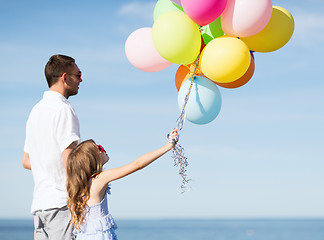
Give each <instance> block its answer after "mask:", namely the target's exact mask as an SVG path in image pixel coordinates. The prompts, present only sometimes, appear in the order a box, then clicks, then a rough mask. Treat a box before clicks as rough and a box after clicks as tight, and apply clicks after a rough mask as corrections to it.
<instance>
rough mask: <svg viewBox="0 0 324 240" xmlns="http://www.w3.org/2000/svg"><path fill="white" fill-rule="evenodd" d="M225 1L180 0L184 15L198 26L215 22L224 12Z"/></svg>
mask: <svg viewBox="0 0 324 240" xmlns="http://www.w3.org/2000/svg"><path fill="white" fill-rule="evenodd" d="M226 4H227V0H199V1H198V0H196V1H193V0H181V5H182V7H183V9H184V11H185V13H186V14H187V15H188V16H189V17H190V18H191V19H192V20H193V21H194V22H195V23H197V24H198V25H200V26H204V25H207V24H209V23H211V22H213V21H215V20H216V19H217V18H218V17H219V16H220V15H221V14H222V12H223V11H224V9H225V7H226Z"/></svg>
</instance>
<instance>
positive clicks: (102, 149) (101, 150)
mask: <svg viewBox="0 0 324 240" xmlns="http://www.w3.org/2000/svg"><path fill="white" fill-rule="evenodd" d="M98 149H99V155H100V154H101V153H103V152H104V153H107V152H106V150H105V149H104V148H103V147H102V146H101V145H98Z"/></svg>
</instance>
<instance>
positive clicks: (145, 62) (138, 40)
mask: <svg viewBox="0 0 324 240" xmlns="http://www.w3.org/2000/svg"><path fill="white" fill-rule="evenodd" d="M125 53H126V57H127V59H128V61H129V62H130V63H131V64H132V65H133V66H134V67H136V68H138V69H140V70H142V71H145V72H157V71H161V70H163V69H165V68H167V67H169V66H171V65H172V63H171V62H168V61H167V60H165V59H164V58H163V57H161V56H160V55H159V53H158V52H157V51H156V49H155V47H154V44H153V40H152V28H140V29H137V30H136V31H134V32H132V33H131V34H130V35H129V37H128V38H127V40H126V43H125Z"/></svg>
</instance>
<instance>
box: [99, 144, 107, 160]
mask: <svg viewBox="0 0 324 240" xmlns="http://www.w3.org/2000/svg"><path fill="white" fill-rule="evenodd" d="M98 148H99V156H100V160H101V161H102V165H104V164H105V163H107V162H108V161H109V156H108V154H107V152H106V150H105V149H104V148H103V147H102V146H101V145H98Z"/></svg>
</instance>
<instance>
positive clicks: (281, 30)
mask: <svg viewBox="0 0 324 240" xmlns="http://www.w3.org/2000/svg"><path fill="white" fill-rule="evenodd" d="M294 28H295V22H294V19H293V17H292V15H291V14H290V13H289V12H288V11H287V10H286V9H284V8H282V7H277V6H273V7H272V16H271V19H270V21H269V23H268V25H267V26H266V27H265V28H264V29H263V30H262V31H261V32H259V33H257V34H255V35H253V36H250V37H246V38H241V40H242V41H243V42H245V43H246V45H248V47H249V48H250V49H251V50H253V51H256V52H273V51H276V50H278V49H279V48H282V47H283V46H284V45H286V44H287V42H288V41H289V40H290V38H291V37H292V35H293V33H294Z"/></svg>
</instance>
